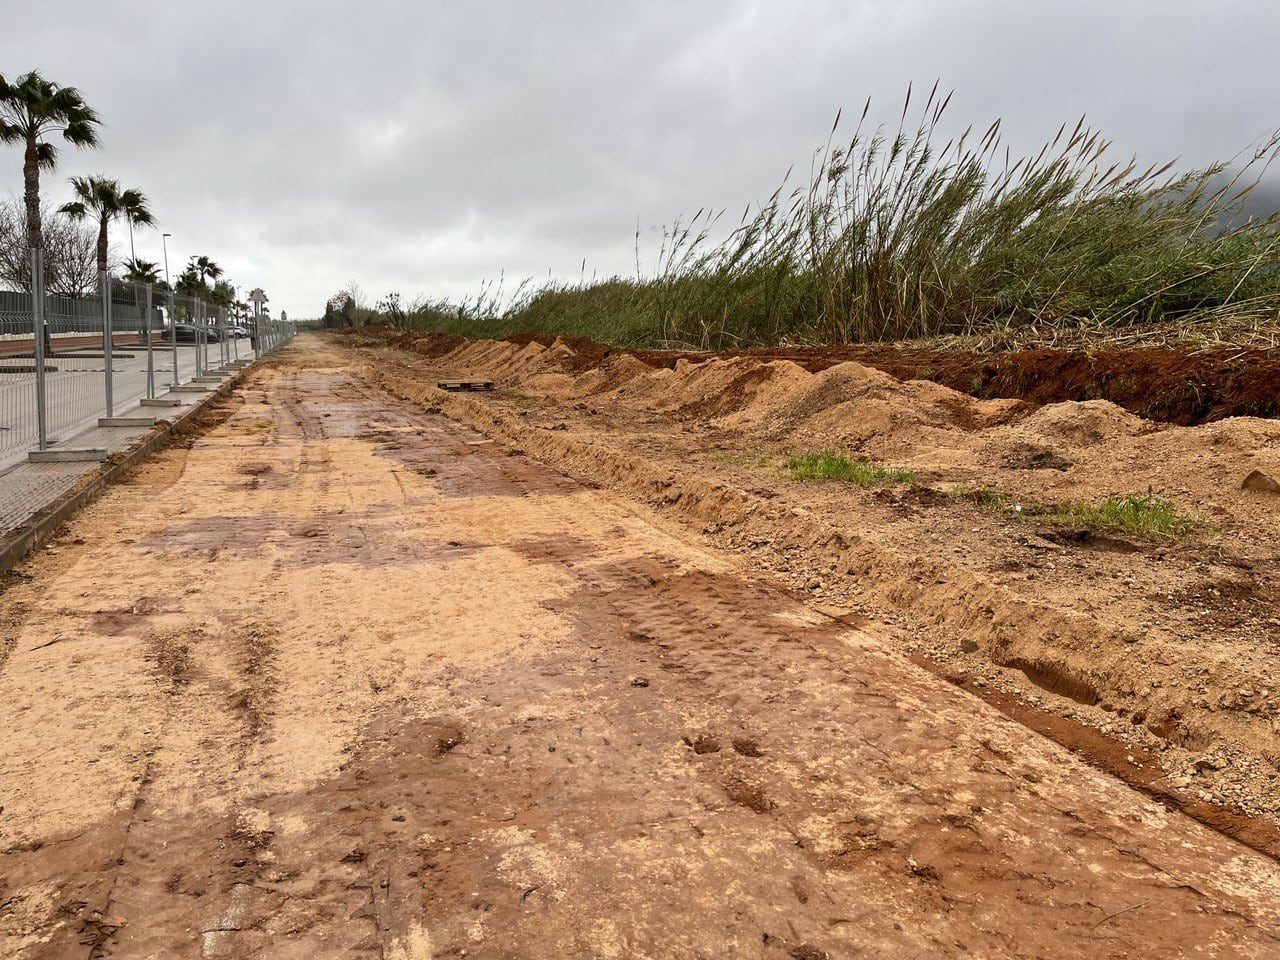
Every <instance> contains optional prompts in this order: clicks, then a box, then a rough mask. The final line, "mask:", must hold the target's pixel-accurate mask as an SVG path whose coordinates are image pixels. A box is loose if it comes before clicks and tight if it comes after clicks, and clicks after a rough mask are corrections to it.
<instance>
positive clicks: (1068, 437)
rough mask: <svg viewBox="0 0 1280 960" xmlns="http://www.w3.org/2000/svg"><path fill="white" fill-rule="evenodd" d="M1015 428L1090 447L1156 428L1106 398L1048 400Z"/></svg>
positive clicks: (1045, 438) (1042, 438) (1047, 437)
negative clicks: (1064, 401)
mask: <svg viewBox="0 0 1280 960" xmlns="http://www.w3.org/2000/svg"><path fill="white" fill-rule="evenodd" d="M1018 428H1019V432H1020V433H1022V434H1025V435H1027V436H1028V437H1032V438H1038V439H1041V440H1046V441H1050V442H1057V443H1064V444H1067V445H1068V446H1073V447H1091V446H1094V445H1095V444H1099V443H1106V442H1107V441H1110V440H1118V439H1120V438H1122V437H1136V436H1139V435H1140V434H1143V433H1150V432H1151V431H1152V430H1155V429H1156V427H1155V426H1154V425H1153V424H1151V423H1150V422H1148V421H1146V420H1143V419H1142V418H1141V417H1137V416H1134V415H1133V414H1132V413H1129V411H1127V410H1125V409H1124V408H1123V407H1118V406H1116V405H1115V404H1114V403H1111V402H1109V401H1107V400H1085V401H1082V402H1079V403H1074V402H1068V403H1051V404H1049V405H1047V406H1044V407H1041V408H1040V409H1039V410H1036V411H1035V412H1034V413H1032V414H1030V415H1029V416H1027V417H1026V418H1025V419H1023V420H1022V421H1021V423H1019V424H1018Z"/></svg>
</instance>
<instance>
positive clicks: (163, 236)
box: [160, 233, 178, 387]
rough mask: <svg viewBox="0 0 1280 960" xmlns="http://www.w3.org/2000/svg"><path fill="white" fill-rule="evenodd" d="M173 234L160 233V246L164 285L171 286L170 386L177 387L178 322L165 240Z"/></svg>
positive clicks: (167, 245)
mask: <svg viewBox="0 0 1280 960" xmlns="http://www.w3.org/2000/svg"><path fill="white" fill-rule="evenodd" d="M172 236H173V234H172V233H162V234H160V246H161V248H162V249H163V250H164V285H165V286H166V287H168V288H169V340H170V341H171V344H172V349H173V383H172V384H170V386H174V387H176V386H177V385H178V324H177V323H176V322H175V321H174V316H173V311H174V299H173V284H172V283H170V282H169V244H168V243H166V242H165V241H166V240H168V239H169V238H170V237H172Z"/></svg>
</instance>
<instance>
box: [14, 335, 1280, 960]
mask: <svg viewBox="0 0 1280 960" xmlns="http://www.w3.org/2000/svg"><path fill="white" fill-rule="evenodd" d="M347 356H349V354H345V353H343V352H341V351H338V350H336V349H334V348H330V347H326V346H324V345H323V344H321V343H319V342H317V341H315V340H313V339H310V338H300V340H299V341H298V342H296V343H295V344H294V345H292V346H290V347H289V348H287V349H286V350H285V351H283V355H282V358H281V359H280V361H278V362H277V363H275V364H272V365H268V366H266V367H264V368H262V369H259V370H258V371H256V372H255V373H253V374H252V375H251V377H250V379H249V381H248V383H247V385H246V386H245V387H244V388H243V389H241V390H240V391H239V392H238V393H237V395H235V396H234V397H233V398H232V399H231V400H229V401H228V402H227V408H226V410H225V411H224V412H225V414H226V418H225V420H223V422H221V423H220V424H218V425H216V426H214V427H212V428H211V429H210V430H209V431H208V432H207V433H205V434H204V435H203V436H202V437H200V438H199V439H198V440H196V441H195V442H194V443H193V444H192V446H191V447H190V448H189V449H174V450H171V451H169V452H167V453H166V454H164V455H162V456H161V457H159V458H157V459H156V460H155V461H153V462H152V463H150V464H149V465H147V466H146V467H144V468H142V469H140V470H139V471H138V472H137V473H136V474H135V475H134V477H133V479H132V481H131V482H130V483H129V484H126V485H123V486H121V487H118V488H116V489H115V490H113V491H112V492H111V493H109V494H108V495H107V496H106V497H104V498H103V499H101V500H100V501H98V502H97V503H96V504H94V505H93V506H92V507H91V508H90V509H88V510H87V511H85V513H84V514H83V515H81V517H79V518H78V519H77V520H76V522H75V523H74V524H73V525H72V527H71V528H70V529H69V530H68V532H67V535H66V537H64V538H63V540H62V541H60V543H59V544H58V545H56V546H55V547H54V548H53V549H50V550H48V551H45V552H44V553H43V554H42V555H41V556H40V557H39V558H37V559H35V560H33V561H32V562H31V563H29V564H28V565H27V566H26V568H25V570H24V571H23V577H22V578H21V579H20V580H19V581H18V582H15V583H12V584H10V585H9V586H8V588H7V589H6V590H5V592H4V593H3V595H0V630H3V635H2V636H3V641H4V647H3V652H2V653H0V656H3V658H4V659H3V665H2V667H0V722H2V723H3V726H4V730H5V736H4V740H3V744H4V745H3V748H2V749H0V804H2V805H3V810H2V811H0V850H2V851H3V852H0V956H4V957H15V958H64V957H67V958H70V957H75V958H90V957H106V956H110V957H115V958H144V957H146V958H151V957H155V958H161V957H163V958H186V957H193V958H194V957H272V958H276V957H280V958H292V957H298V958H319V957H362V956H370V957H385V958H394V960H428V958H432V957H463V956H466V957H473V958H474V957H480V958H532V960H541V958H653V960H659V958H708V960H710V958H716V960H719V958H730V957H737V958H761V960H771V958H800V960H817V958H822V957H831V958H844V957H855V956H875V957H942V956H961V955H971V956H982V957H1006V956H1007V957H1046V958H1049V957H1052V958H1065V957H1089V958H1094V957H1097V958H1101V957H1117V958H1118V957H1161V958H1166V957H1179V956H1187V957H1192V956H1194V957H1256V958H1265V957H1274V956H1276V955H1278V954H1280V869H1278V868H1277V864H1276V863H1275V861H1273V860H1271V859H1269V858H1267V857H1265V856H1263V855H1261V854H1258V853H1255V852H1253V851H1251V850H1248V849H1246V848H1244V847H1242V846H1240V845H1238V844H1236V843H1235V842H1233V841H1231V840H1229V839H1226V838H1224V837H1222V836H1221V835H1219V834H1216V833H1214V832H1212V831H1210V830H1208V829H1207V828H1205V827H1202V826H1200V825H1199V824H1196V823H1194V822H1193V821H1191V820H1189V819H1187V818H1184V817H1182V816H1180V815H1178V814H1175V813H1170V812H1168V811H1166V810H1164V809H1163V808H1161V807H1159V806H1158V805H1155V804H1152V803H1150V802H1149V801H1146V800H1144V799H1143V798H1142V797H1141V796H1139V795H1138V794H1136V793H1134V792H1132V791H1131V790H1129V789H1128V788H1126V787H1124V786H1123V785H1121V784H1120V783H1119V782H1117V781H1115V780H1112V779H1111V778H1109V777H1107V776H1106V775H1104V774H1102V773H1099V772H1097V771H1095V770H1092V769H1090V768H1088V767H1086V766H1084V765H1083V764H1081V763H1080V762H1078V761H1077V760H1075V759H1074V758H1073V757H1072V756H1071V755H1070V754H1069V753H1067V752H1066V751H1065V750H1064V749H1062V748H1060V747H1058V746H1056V745H1055V744H1053V743H1051V742H1050V741H1048V740H1045V739H1043V738H1041V737H1039V736H1038V735H1036V734H1034V733H1031V732H1030V731H1028V730H1026V729H1025V728H1023V727H1021V726H1019V725H1017V724H1016V723H1014V722H1012V721H1010V720H1009V719H1007V718H1006V717H1004V716H1003V715H1001V714H1000V713H998V712H997V711H995V710H994V709H993V708H991V707H989V706H986V705H984V704H983V703H982V702H981V701H979V700H977V699H975V698H973V697H971V696H970V695H968V694H966V693H964V692H963V691H960V690H957V689H955V688H954V687H952V686H950V685H948V684H946V683H945V682H943V681H941V680H939V679H937V678H935V677H934V676H932V675H930V674H929V673H927V672H925V671H924V670H921V669H919V668H917V667H915V666H914V665H912V664H911V663H909V662H908V661H907V660H905V659H903V658H902V657H900V656H897V655H895V654H893V653H891V652H889V649H888V647H887V645H886V644H884V643H882V642H880V641H878V640H877V637H876V635H875V631H874V628H873V627H871V626H870V625H866V624H859V623H857V622H855V621H854V620H853V619H851V618H848V617H840V616H838V615H833V613H832V611H830V610H824V609H821V608H818V607H816V606H814V605H813V604H812V602H807V601H806V600H805V599H803V598H801V597H799V596H797V595H795V594H793V593H791V592H788V591H786V590H784V589H783V588H781V587H779V586H777V585H775V584H773V583H771V582H768V581H765V580H762V579H759V578H758V577H756V576H754V575H752V574H750V573H748V572H747V571H746V570H745V569H744V567H743V566H742V563H741V561H740V560H738V559H735V558H734V557H731V556H729V555H727V554H722V553H719V552H717V551H715V550H713V549H712V548H710V547H709V546H707V545H705V544H703V543H701V542H699V541H698V539H697V538H696V537H695V536H693V535H692V534H689V533H688V532H686V531H683V530H682V529H680V528H677V527H675V526H673V525H671V524H669V523H668V522H667V521H664V520H662V519H660V518H658V517H657V516H655V515H653V514H652V513H650V512H649V511H647V510H646V509H643V508H641V507H639V506H636V505H634V504H631V503H629V502H627V501H624V500H622V499H620V498H619V497H617V496H614V495H612V494H609V493H606V492H603V491H600V490H593V489H588V488H586V487H584V486H582V485H580V484H578V483H576V482H574V481H572V480H570V479H568V478H566V477H564V476H562V475H560V474H558V473H556V472H554V471H553V470H551V469H549V468H547V467H545V466H543V465H541V464H539V463H537V462H535V461H533V460H530V459H528V458H525V457H523V456H521V455H515V454H512V453H510V452H508V451H504V450H502V449H501V448H499V447H498V446H497V445H495V444H494V443H492V442H490V441H488V440H485V439H484V438H483V437H482V436H481V435H479V434H477V433H474V432H472V431H470V430H468V429H466V428H464V427H461V426H459V425H458V424H456V423H453V422H451V421H449V420H447V419H446V418H444V417H442V416H439V415H434V414H431V413H429V412H423V411H421V410H420V409H418V408H414V407H412V406H410V405H407V404H405V403H403V402H400V401H397V400H395V399H393V398H391V397H390V396H389V395H387V394H384V393H381V392H379V391H378V390H376V389H375V388H373V387H371V386H369V385H367V384H366V383H364V382H363V381H362V380H361V378H360V375H359V371H358V369H356V368H354V367H351V366H349V365H347V361H346V360H345V359H344V358H345V357H347Z"/></svg>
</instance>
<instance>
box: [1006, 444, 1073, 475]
mask: <svg viewBox="0 0 1280 960" xmlns="http://www.w3.org/2000/svg"><path fill="white" fill-rule="evenodd" d="M1001 462H1002V463H1003V464H1004V465H1005V466H1006V467H1007V468H1008V469H1010V470H1070V469H1071V468H1072V467H1073V466H1075V463H1074V462H1073V461H1071V460H1068V459H1067V458H1066V457H1064V456H1062V454H1060V453H1058V451H1056V450H1054V449H1052V448H1051V447H1041V446H1037V445H1036V444H1034V443H1015V444H1014V445H1013V446H1012V447H1011V448H1010V449H1009V452H1008V453H1006V454H1005V455H1004V457H1003V458H1002V460H1001Z"/></svg>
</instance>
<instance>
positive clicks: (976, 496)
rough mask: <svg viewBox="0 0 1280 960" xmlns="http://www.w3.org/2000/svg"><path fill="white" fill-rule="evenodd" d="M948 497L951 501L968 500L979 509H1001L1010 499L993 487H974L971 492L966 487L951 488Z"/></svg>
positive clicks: (1007, 495)
mask: <svg viewBox="0 0 1280 960" xmlns="http://www.w3.org/2000/svg"><path fill="white" fill-rule="evenodd" d="M950 495H951V498H952V499H953V500H968V501H970V502H971V503H976V504H977V505H978V506H980V507H1003V506H1005V505H1007V504H1008V503H1009V500H1010V499H1011V498H1010V496H1009V494H1007V493H1005V492H1004V491H1003V490H997V489H996V488H995V487H975V488H974V489H973V490H970V489H968V488H966V487H952V488H951V490H950Z"/></svg>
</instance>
